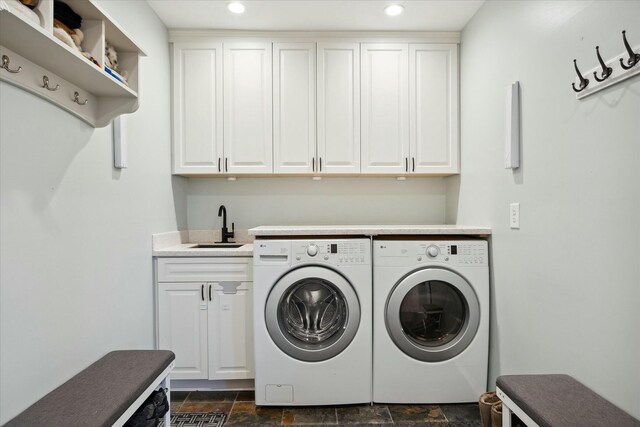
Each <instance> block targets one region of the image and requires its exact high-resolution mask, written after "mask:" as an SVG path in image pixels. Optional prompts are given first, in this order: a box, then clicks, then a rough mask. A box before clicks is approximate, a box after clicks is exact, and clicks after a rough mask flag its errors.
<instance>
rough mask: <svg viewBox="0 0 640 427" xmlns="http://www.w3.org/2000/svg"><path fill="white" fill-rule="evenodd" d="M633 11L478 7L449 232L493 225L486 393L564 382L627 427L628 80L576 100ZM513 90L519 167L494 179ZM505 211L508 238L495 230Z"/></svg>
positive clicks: (632, 256) (637, 374) (637, 367)
mask: <svg viewBox="0 0 640 427" xmlns="http://www.w3.org/2000/svg"><path fill="white" fill-rule="evenodd" d="M638 16H640V2H638V1H620V2H599V1H596V2H592V1H589V2H577V1H553V2H538V1H535V2H532V1H531V2H530V1H527V2H525V1H509V2H498V1H491V2H486V3H485V5H484V6H483V7H482V8H481V10H480V11H479V13H478V14H477V15H476V16H475V17H474V18H473V19H472V20H471V22H470V23H469V24H468V26H467V27H466V28H465V29H464V32H463V35H462V53H461V67H462V74H461V86H462V87H461V89H462V91H461V103H462V111H461V116H462V126H461V131H462V175H461V177H460V178H447V186H448V194H447V196H448V199H447V206H448V213H447V217H448V219H449V221H457V222H459V223H465V224H478V225H489V226H492V227H493V230H494V234H493V238H492V250H493V252H492V255H493V270H492V274H493V284H492V285H493V289H492V290H493V295H492V302H493V307H492V310H491V316H492V319H491V320H492V321H491V327H492V330H491V333H492V342H491V369H490V378H491V380H490V382H491V383H493V381H494V380H495V378H496V376H497V375H501V374H516V373H558V372H560V373H568V374H571V375H573V376H574V377H576V378H577V379H578V380H580V381H582V382H583V383H585V384H586V385H588V386H590V387H592V388H593V389H594V390H595V391H597V392H598V393H600V394H602V395H604V396H606V397H607V398H609V399H611V400H612V401H613V402H614V403H615V404H617V405H619V406H620V407H622V408H623V409H625V410H626V411H628V412H630V413H631V414H632V415H634V416H636V417H640V399H639V398H638V397H639V396H640V333H639V332H638V331H639V330H640V310H639V309H638V303H639V302H640V77H639V76H636V77H635V78H633V79H632V80H628V81H627V82H625V83H622V84H620V85H618V86H615V87H613V88H610V89H608V90H605V91H603V92H600V93H599V94H597V95H594V96H592V97H590V98H587V99H585V100H583V101H577V100H576V99H575V96H574V93H573V91H572V90H571V87H570V83H571V82H572V81H573V79H574V72H573V64H572V60H573V59H574V58H577V59H578V64H579V66H581V67H582V70H583V71H586V70H587V69H589V68H591V67H593V66H595V65H596V64H597V60H596V56H595V46H596V45H599V46H600V49H601V52H602V53H603V55H604V56H605V58H610V57H612V56H614V55H617V54H619V53H621V52H622V51H623V50H624V47H623V44H622V36H621V31H622V30H623V29H626V30H627V34H628V36H629V39H630V40H631V42H632V43H633V44H635V45H638V44H640V29H639V27H638ZM515 80H519V81H520V83H521V94H522V144H523V150H522V151H523V163H522V167H521V168H520V170H518V171H517V172H515V173H512V172H511V171H509V170H505V169H503V138H504V137H503V134H504V132H503V126H504V122H503V116H504V95H505V89H506V87H507V85H508V84H510V83H511V82H513V81H515ZM510 202H520V204H521V229H520V230H510V229H509V228H508V212H509V203H510Z"/></svg>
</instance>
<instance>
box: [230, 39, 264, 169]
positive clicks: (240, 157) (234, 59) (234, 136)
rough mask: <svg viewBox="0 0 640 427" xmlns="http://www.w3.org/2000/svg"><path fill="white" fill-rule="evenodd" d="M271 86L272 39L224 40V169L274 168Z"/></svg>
mask: <svg viewBox="0 0 640 427" xmlns="http://www.w3.org/2000/svg"><path fill="white" fill-rule="evenodd" d="M271 88H272V84H271V43H262V42H257V43H225V44H224V156H225V158H224V162H223V163H224V164H223V170H224V172H227V173H233V174H238V173H270V172H272V171H273V163H272V158H273V156H272V145H273V144H272V135H271V120H272V114H271V99H272V98H271Z"/></svg>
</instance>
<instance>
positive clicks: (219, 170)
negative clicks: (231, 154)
mask: <svg viewBox="0 0 640 427" xmlns="http://www.w3.org/2000/svg"><path fill="white" fill-rule="evenodd" d="M221 160H222V159H221V158H220V157H218V172H222V170H221V169H220V161H221Z"/></svg>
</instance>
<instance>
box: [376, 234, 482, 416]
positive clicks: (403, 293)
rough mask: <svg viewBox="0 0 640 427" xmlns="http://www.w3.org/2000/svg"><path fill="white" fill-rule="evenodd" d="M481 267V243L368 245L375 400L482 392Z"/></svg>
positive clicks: (474, 396)
mask: <svg viewBox="0 0 640 427" xmlns="http://www.w3.org/2000/svg"><path fill="white" fill-rule="evenodd" d="M488 266H489V260H488V250H487V242H486V241H484V240H431V241H413V240H405V241H394V240H374V242H373V284H374V288H373V289H374V292H373V310H374V312H373V401H374V402H381V403H382V402H383V403H456V402H474V401H477V400H478V398H479V396H480V395H481V394H482V393H483V392H485V391H486V385H487V370H488V352H489V267H488Z"/></svg>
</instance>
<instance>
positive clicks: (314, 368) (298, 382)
mask: <svg viewBox="0 0 640 427" xmlns="http://www.w3.org/2000/svg"><path fill="white" fill-rule="evenodd" d="M371 287H372V273H371V241H370V240H369V239H331V240H256V241H255V242H254V292H253V295H254V344H255V389H256V391H255V396H256V405H335V404H353V403H365V402H371V392H372V383H371V382H372V369H373V368H372V360H371V347H372V342H371V340H372V318H371V306H372V304H373V301H372V289H371Z"/></svg>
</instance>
